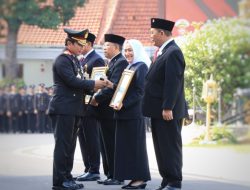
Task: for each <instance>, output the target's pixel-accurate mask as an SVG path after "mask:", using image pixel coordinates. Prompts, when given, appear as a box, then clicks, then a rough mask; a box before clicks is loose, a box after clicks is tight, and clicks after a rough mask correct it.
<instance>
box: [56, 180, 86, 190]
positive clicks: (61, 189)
mask: <svg viewBox="0 0 250 190" xmlns="http://www.w3.org/2000/svg"><path fill="white" fill-rule="evenodd" d="M83 187H84V186H83V184H77V183H76V182H75V181H73V180H71V181H65V182H63V183H62V185H60V186H53V187H52V189H53V190H77V189H83Z"/></svg>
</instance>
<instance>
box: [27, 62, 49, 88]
mask: <svg viewBox="0 0 250 190" xmlns="http://www.w3.org/2000/svg"><path fill="white" fill-rule="evenodd" d="M23 63H24V64H23V79H24V82H25V84H26V85H31V84H35V85H38V84H40V83H44V84H45V85H46V86H52V85H53V77H52V64H53V61H52V60H51V61H48V60H24V61H23Z"/></svg>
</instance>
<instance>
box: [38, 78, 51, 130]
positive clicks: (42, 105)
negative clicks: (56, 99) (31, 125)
mask: <svg viewBox="0 0 250 190" xmlns="http://www.w3.org/2000/svg"><path fill="white" fill-rule="evenodd" d="M48 105H49V96H48V94H47V92H46V91H45V84H43V83H41V84H39V86H38V92H37V93H36V95H35V106H36V107H35V113H37V128H38V131H39V132H40V133H44V132H46V111H47V109H48Z"/></svg>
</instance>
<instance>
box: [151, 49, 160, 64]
mask: <svg viewBox="0 0 250 190" xmlns="http://www.w3.org/2000/svg"><path fill="white" fill-rule="evenodd" d="M159 49H160V48H157V49H156V51H155V53H154V57H153V62H152V63H154V62H155V60H156V58H157V56H158V55H157V54H158V51H159Z"/></svg>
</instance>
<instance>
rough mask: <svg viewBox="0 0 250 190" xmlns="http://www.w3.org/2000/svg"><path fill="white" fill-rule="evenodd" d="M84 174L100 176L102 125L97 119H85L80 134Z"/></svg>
mask: <svg viewBox="0 0 250 190" xmlns="http://www.w3.org/2000/svg"><path fill="white" fill-rule="evenodd" d="M78 138H79V144H80V148H81V153H82V158H83V163H84V166H85V170H84V172H85V173H86V172H90V173H95V174H99V169H100V124H99V121H98V120H97V119H96V118H95V117H84V118H83V121H82V125H81V127H80V130H79V133H78Z"/></svg>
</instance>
